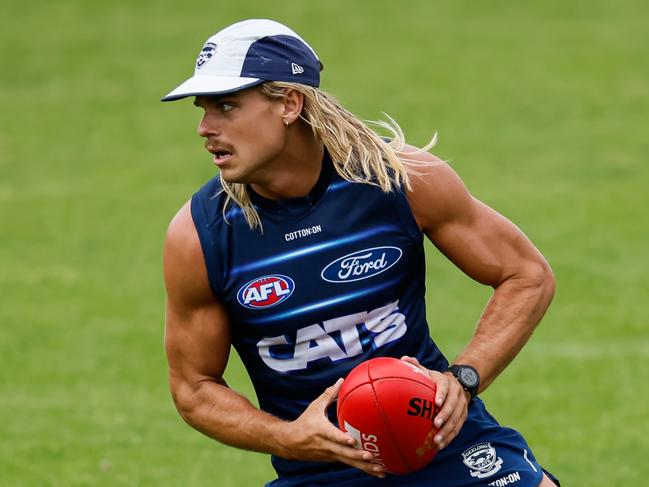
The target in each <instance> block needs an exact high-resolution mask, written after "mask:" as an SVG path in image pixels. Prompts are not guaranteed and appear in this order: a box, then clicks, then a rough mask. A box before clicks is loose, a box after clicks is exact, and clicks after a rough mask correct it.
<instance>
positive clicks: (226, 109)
mask: <svg viewBox="0 0 649 487" xmlns="http://www.w3.org/2000/svg"><path fill="white" fill-rule="evenodd" d="M219 107H220V108H221V111H222V112H229V111H230V110H232V109H233V108H234V106H232V105H230V104H229V103H225V102H221V103H219Z"/></svg>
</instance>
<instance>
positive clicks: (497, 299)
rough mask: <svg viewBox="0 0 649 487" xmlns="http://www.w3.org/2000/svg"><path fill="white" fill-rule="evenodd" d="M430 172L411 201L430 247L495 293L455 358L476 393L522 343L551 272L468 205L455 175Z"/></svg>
mask: <svg viewBox="0 0 649 487" xmlns="http://www.w3.org/2000/svg"><path fill="white" fill-rule="evenodd" d="M420 157H421V158H423V159H424V160H428V161H431V162H433V163H434V164H433V165H431V166H430V167H428V168H426V169H424V170H423V172H424V174H423V176H422V177H415V180H414V190H413V191H412V192H411V193H410V195H409V199H410V203H411V207H412V209H413V213H414V215H415V218H416V219H417V221H418V223H419V225H420V227H421V228H422V230H423V231H424V233H425V234H426V235H427V236H428V238H429V239H430V240H431V241H432V243H433V244H434V245H435V246H436V247H437V248H438V249H439V250H440V251H441V252H442V253H444V255H446V256H447V257H448V258H449V259H450V260H451V261H452V262H453V263H455V265H457V266H458V267H459V268H460V269H461V270H462V271H464V272H465V273H466V274H467V275H469V276H470V277H472V278H473V279H475V280H476V281H478V282H481V283H482V284H485V285H489V286H491V287H493V288H494V294H493V296H492V297H491V299H490V300H489V302H488V304H487V306H486V308H485V310H484V312H483V314H482V316H481V317H480V319H479V321H478V325H477V327H476V330H475V333H474V335H473V338H472V339H471V341H470V342H469V343H468V345H467V346H466V348H465V349H464V350H463V351H462V353H461V354H460V355H459V356H458V357H457V358H456V360H455V361H456V362H457V363H462V364H469V365H472V366H474V367H475V368H476V369H477V370H478V371H479V373H480V376H481V379H482V380H481V385H480V390H481V391H482V390H484V389H485V388H486V387H487V386H488V385H489V384H491V382H493V380H494V379H495V378H496V377H497V376H498V374H500V373H501V372H502V371H503V370H504V368H505V367H506V366H507V365H508V364H509V363H510V362H511V360H512V359H513V358H514V357H515V356H516V355H517V354H518V352H519V351H520V350H521V348H522V347H523V345H524V344H525V343H526V342H527V340H528V339H529V337H530V336H531V334H532V332H533V331H534V328H535V327H536V325H537V324H538V323H539V322H540V320H541V318H542V317H543V314H544V313H545V311H546V309H547V307H548V306H549V304H550V301H551V300H552V296H553V294H554V277H553V275H552V271H551V269H550V266H549V265H548V263H547V261H546V260H545V258H544V257H543V256H542V255H541V253H540V252H539V251H538V250H537V249H536V247H534V245H533V244H532V243H531V242H530V241H529V239H528V238H527V237H526V236H525V235H524V234H523V232H522V231H521V230H519V229H518V228H517V227H516V226H515V225H514V224H513V223H511V222H510V221H509V220H507V219H506V218H504V217H503V216H501V215H499V214H498V213H497V212H496V211H494V210H493V209H491V208H489V207H488V206H486V205H485V204H483V203H481V202H480V201H478V200H476V199H475V198H473V197H472V196H471V195H470V194H469V192H468V191H467V189H466V187H465V186H464V184H463V183H462V181H461V180H460V178H459V177H458V176H457V174H456V173H455V172H454V171H453V170H452V169H451V168H450V167H449V166H448V165H447V164H445V163H444V162H442V161H440V160H438V159H436V158H434V156H431V155H429V154H421V155H420Z"/></svg>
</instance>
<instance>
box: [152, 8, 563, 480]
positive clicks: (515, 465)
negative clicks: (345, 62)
mask: <svg viewBox="0 0 649 487" xmlns="http://www.w3.org/2000/svg"><path fill="white" fill-rule="evenodd" d="M321 69H322V64H321V63H320V61H319V59H318V57H317V56H316V54H315V52H314V51H313V49H311V48H310V47H309V46H308V44H307V43H306V42H305V41H304V40H303V39H301V38H300V37H299V36H298V35H297V34H296V33H295V32H293V31H292V30H290V29H288V28H287V27H285V26H283V25H281V24H278V23H276V22H273V21H269V20H249V21H245V22H240V23H237V24H234V25H232V26H230V27H228V28H226V29H224V30H223V31H221V32H219V33H217V34H216V35H214V36H212V37H211V38H210V39H209V40H208V41H207V43H206V44H205V45H204V47H203V49H202V51H201V52H200V54H199V56H198V59H197V62H196V68H195V72H194V76H193V77H192V78H190V79H189V80H187V81H186V82H185V83H183V84H182V85H180V86H179V87H178V88H176V89H175V90H174V91H172V92H171V93H170V94H169V95H167V96H166V97H165V98H163V101H170V100H176V99H180V98H185V97H188V96H194V97H195V104H196V105H197V106H198V107H200V108H201V109H202V110H203V112H204V114H203V119H202V121H201V122H200V125H199V128H198V133H199V135H200V136H201V137H204V138H205V147H206V149H207V150H208V151H209V152H210V153H212V154H213V155H214V163H215V165H216V166H217V167H218V168H219V176H218V177H215V178H214V179H212V180H211V181H209V182H208V183H207V184H206V185H205V186H203V188H201V189H200V190H199V191H198V192H197V193H196V194H195V195H194V196H193V197H192V199H191V200H190V201H189V202H188V203H187V204H185V205H184V206H183V208H182V209H181V210H180V212H179V213H178V214H177V215H176V217H175V218H174V219H173V221H172V222H171V224H170V227H169V230H168V234H167V237H166V241H165V248H164V274H165V284H166V288H167V298H168V299H167V320H166V337H165V344H166V350H167V355H168V360H169V370H170V384H171V390H172V395H173V399H174V401H175V404H176V406H177V408H178V410H179V412H180V414H181V416H182V417H183V418H184V419H185V420H186V421H187V422H188V423H189V424H190V425H192V426H193V427H195V428H196V429H198V430H200V431H202V432H203V433H205V434H206V435H208V436H210V437H212V438H215V439H217V440H219V441H221V442H223V443H226V444H229V445H232V446H235V447H239V448H245V449H249V450H255V451H260V452H266V453H270V454H271V455H272V462H273V466H274V467H275V469H276V471H277V474H278V479H276V480H275V481H273V482H271V483H270V484H269V485H272V486H289V485H290V486H292V485H345V486H346V485H349V486H365V485H367V486H374V485H399V486H410V485H412V486H424V485H425V486H474V485H506V484H508V483H516V485H519V486H535V487H536V486H537V485H541V486H551V485H555V484H554V483H553V482H552V480H550V478H549V476H548V475H549V474H548V475H546V474H545V473H544V471H543V470H542V468H541V467H540V465H539V464H538V463H537V462H536V460H535V458H534V456H533V454H532V452H531V450H530V449H529V447H528V446H527V444H526V443H525V440H524V439H523V438H522V436H520V434H519V433H517V432H516V431H514V430H511V429H508V428H504V427H501V426H500V425H498V423H496V421H495V420H494V419H493V418H492V417H491V416H490V415H489V414H488V413H487V412H486V410H485V408H484V405H483V403H482V401H481V400H480V399H479V398H477V397H476V394H477V393H479V392H481V391H483V390H484V389H485V388H486V387H487V386H488V385H489V384H490V383H491V382H492V381H493V380H494V379H495V378H496V376H497V375H498V374H499V373H500V372H501V371H502V370H503V369H504V368H505V367H506V366H507V364H508V363H509V362H510V361H511V360H512V359H513V358H514V356H515V355H516V354H517V353H518V352H519V351H520V349H521V348H522V346H523V345H524V343H525V342H526V341H527V340H528V338H529V337H530V335H531V334H532V331H533V329H534V327H535V326H536V325H537V323H538V322H539V321H540V319H541V317H542V316H543V314H544V312H545V310H546V308H547V306H548V305H549V303H550V300H551V298H552V295H553V291H554V281H553V277H552V273H551V271H550V268H549V266H548V264H547V263H546V261H545V259H544V258H543V257H542V256H541V254H540V253H539V252H538V251H537V250H536V249H535V248H534V246H533V245H532V244H531V243H530V242H529V241H528V239H527V238H526V237H525V236H524V235H523V234H522V233H521V232H520V230H518V229H517V228H516V227H515V226H514V225H513V224H512V223H510V222H509V221H508V220H506V219H505V218H503V217H502V216H500V215H498V214H497V213H496V212H494V211H493V210H491V209H490V208H488V207H487V206H485V205H484V204H482V203H480V202H479V201H477V200H475V199H474V198H473V197H471V195H470V194H469V193H468V191H467V189H466V188H465V186H464V185H463V183H462V181H461V180H460V179H459V178H458V176H457V175H456V174H455V173H454V172H453V171H452V170H451V169H450V167H449V166H448V165H446V164H445V163H443V162H442V161H440V160H439V159H437V158H435V157H434V156H432V155H430V154H429V153H428V152H427V149H428V148H429V147H426V148H425V149H426V150H417V149H415V148H412V147H409V146H406V145H405V143H404V141H403V136H402V134H401V131H400V129H399V128H398V126H396V124H394V125H387V124H386V128H391V132H392V133H393V140H391V142H387V141H385V140H383V139H381V138H380V137H378V136H377V135H376V134H374V133H373V132H372V131H371V130H370V129H368V128H367V127H366V126H365V125H364V124H363V123H362V122H360V121H359V120H358V119H357V118H356V117H355V116H353V115H352V114H350V113H349V112H347V111H346V110H345V109H344V108H343V107H341V106H340V105H339V104H338V103H337V102H336V101H335V100H334V99H333V98H332V97H331V96H329V95H328V94H326V93H324V92H322V91H320V90H319V89H318V88H317V87H318V86H319V82H320V70H321ZM431 145H432V144H431ZM423 235H425V236H426V237H427V238H428V239H429V240H430V241H432V242H433V244H435V245H436V246H437V247H438V248H439V249H440V250H441V251H442V253H444V254H445V255H446V256H447V257H448V258H449V259H451V260H452V261H453V262H454V263H455V264H456V265H457V266H458V267H459V268H460V269H462V270H463V271H464V272H465V273H467V274H468V275H469V276H471V277H472V278H474V279H476V280H477V281H479V282H481V283H483V284H486V285H490V286H492V287H493V288H494V294H493V297H492V298H491V300H490V301H489V303H488V305H487V307H486V309H485V311H484V313H483V315H482V316H481V317H480V320H479V323H478V326H477V328H476V331H475V334H474V336H473V338H472V340H471V341H470V343H469V344H468V345H467V346H466V348H465V350H464V351H463V352H462V353H461V354H460V355H459V357H457V359H456V360H455V362H454V365H453V366H452V367H450V368H449V366H448V362H447V360H446V359H445V358H444V356H443V355H442V353H441V352H440V351H439V349H438V348H437V346H436V345H435V343H434V342H433V341H432V339H431V338H430V336H429V331H428V325H427V322H426V318H425V303H424V282H425V276H424V272H425V264H424V250H423ZM231 346H234V347H235V348H236V350H237V351H238V353H239V355H240V356H241V358H242V360H243V362H244V364H245V366H246V368H247V371H248V373H249V374H250V377H251V379H252V382H253V385H254V387H255V390H256V393H257V396H258V399H259V404H260V409H257V408H256V407H254V406H253V405H252V404H251V403H250V402H249V401H248V399H246V398H245V397H243V396H242V395H240V394H238V393H237V392H235V391H234V390H232V389H230V388H229V387H228V385H227V384H226V383H225V381H224V380H223V372H224V370H225V367H226V364H227V361H228V355H229V351H230V347H231ZM376 356H391V357H396V358H402V359H403V360H406V361H408V362H410V363H411V364H414V365H416V366H417V367H420V368H421V369H422V370H423V371H425V372H426V374H428V376H429V377H430V378H431V380H432V381H434V382H435V384H436V387H437V393H436V404H437V406H438V408H439V411H438V413H437V416H436V418H435V425H436V426H439V428H440V429H439V433H438V434H437V435H436V436H435V438H434V441H435V443H436V446H437V447H438V448H439V449H440V451H439V453H438V454H437V457H436V458H435V459H434V460H433V462H431V463H430V464H429V465H428V466H427V467H426V468H424V469H423V470H421V471H418V472H415V473H413V474H408V475H404V476H398V477H397V476H393V475H390V474H389V472H384V471H383V468H382V467H381V466H380V465H377V464H375V463H373V462H372V455H371V453H370V452H367V451H363V450H361V449H360V445H357V444H355V440H354V439H353V438H351V437H350V436H349V435H348V434H346V433H345V432H343V431H341V430H340V429H338V428H337V427H336V426H335V425H334V424H332V421H335V418H332V417H331V416H332V414H331V411H329V406H330V405H331V404H332V402H333V401H335V399H336V397H337V394H338V390H339V387H340V384H341V380H340V378H341V377H344V376H345V375H346V374H347V373H348V372H349V371H350V370H351V369H352V368H353V367H354V366H356V365H358V364H359V363H361V362H362V361H364V360H367V359H369V358H372V357H376Z"/></svg>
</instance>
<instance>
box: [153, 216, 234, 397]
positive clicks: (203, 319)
mask: <svg viewBox="0 0 649 487" xmlns="http://www.w3.org/2000/svg"><path fill="white" fill-rule="evenodd" d="M163 263H164V279H165V288H166V290H167V308H166V322H165V348H166V352H167V358H168V362H169V371H170V378H171V382H172V388H174V386H177V385H178V384H185V385H190V386H192V387H195V386H197V385H199V384H200V382H201V381H203V380H218V381H220V380H221V379H222V376H223V371H224V370H225V366H226V364H227V360H228V356H229V351H230V343H231V339H230V323H229V321H228V317H227V314H226V312H225V309H224V307H223V305H222V304H221V303H219V302H218V301H217V299H216V297H215V296H214V295H213V293H212V290H211V288H210V285H209V281H208V277H207V270H206V267H205V261H204V258H203V254H202V250H201V246H200V242H199V240H198V235H197V233H196V229H195V227H194V223H193V221H192V218H191V213H190V207H189V204H187V205H185V206H184V207H183V208H182V209H181V210H180V212H179V213H178V215H176V217H175V218H174V219H173V221H172V222H171V224H170V226H169V230H168V232H167V237H166V240H165V246H164V256H163Z"/></svg>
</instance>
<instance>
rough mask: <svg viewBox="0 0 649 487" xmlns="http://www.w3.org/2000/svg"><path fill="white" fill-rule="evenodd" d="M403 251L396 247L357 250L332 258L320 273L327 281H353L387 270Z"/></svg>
mask: <svg viewBox="0 0 649 487" xmlns="http://www.w3.org/2000/svg"><path fill="white" fill-rule="evenodd" d="M402 253H403V252H401V249H400V248H398V247H374V248H371V249H365V250H359V251H358V252H354V253H353V254H347V255H345V256H343V257H340V258H339V259H336V260H334V261H333V262H332V263H331V264H329V265H328V266H327V267H325V268H324V269H322V273H321V274H320V275H321V276H322V278H323V279H324V280H325V281H328V282H353V281H360V280H361V279H368V278H370V277H373V276H376V275H377V274H380V273H381V272H384V271H387V270H388V269H389V268H390V267H392V266H393V265H394V264H396V263H397V262H398V261H399V259H400V258H401V255H402Z"/></svg>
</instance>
